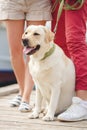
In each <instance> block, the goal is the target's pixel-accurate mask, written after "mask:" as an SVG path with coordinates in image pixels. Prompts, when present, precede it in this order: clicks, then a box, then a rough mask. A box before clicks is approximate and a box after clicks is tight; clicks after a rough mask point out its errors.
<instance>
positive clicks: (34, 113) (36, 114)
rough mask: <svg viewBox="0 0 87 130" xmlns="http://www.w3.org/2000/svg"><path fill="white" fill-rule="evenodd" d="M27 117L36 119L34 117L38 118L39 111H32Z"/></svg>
mask: <svg viewBox="0 0 87 130" xmlns="http://www.w3.org/2000/svg"><path fill="white" fill-rule="evenodd" d="M28 117H29V119H36V118H39V113H38V112H36V111H34V112H32V113H31V114H30V115H29V116H28Z"/></svg>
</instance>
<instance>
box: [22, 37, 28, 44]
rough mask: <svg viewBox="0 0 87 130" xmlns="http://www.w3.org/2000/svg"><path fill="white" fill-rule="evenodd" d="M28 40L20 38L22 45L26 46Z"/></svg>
mask: <svg viewBox="0 0 87 130" xmlns="http://www.w3.org/2000/svg"><path fill="white" fill-rule="evenodd" d="M28 41H29V40H28V39H27V38H26V39H22V42H23V45H24V46H27V45H28Z"/></svg>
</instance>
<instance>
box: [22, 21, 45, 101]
mask: <svg viewBox="0 0 87 130" xmlns="http://www.w3.org/2000/svg"><path fill="white" fill-rule="evenodd" d="M45 23H46V21H27V26H29V25H45ZM28 62H29V57H27V61H26V71H25V89H24V93H23V98H22V101H23V102H24V101H27V103H28V102H29V96H30V93H31V90H32V87H29V84H32V86H33V85H34V83H33V81H32V77H31V75H30V73H29V68H28Z"/></svg>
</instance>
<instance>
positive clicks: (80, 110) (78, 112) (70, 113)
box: [58, 97, 87, 121]
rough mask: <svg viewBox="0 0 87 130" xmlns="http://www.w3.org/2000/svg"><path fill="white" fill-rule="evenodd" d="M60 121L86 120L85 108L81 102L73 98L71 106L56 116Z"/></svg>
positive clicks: (86, 112) (86, 111)
mask: <svg viewBox="0 0 87 130" xmlns="http://www.w3.org/2000/svg"><path fill="white" fill-rule="evenodd" d="M58 119H59V120H60V121H80V120H86V119H87V106H85V105H84V104H83V100H82V99H80V98H78V97H73V99H72V105H71V106H70V107H69V108H68V109H67V110H66V111H65V112H63V113H62V114H60V115H59V116H58Z"/></svg>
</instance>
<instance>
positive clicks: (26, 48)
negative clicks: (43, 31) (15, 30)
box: [23, 44, 40, 55]
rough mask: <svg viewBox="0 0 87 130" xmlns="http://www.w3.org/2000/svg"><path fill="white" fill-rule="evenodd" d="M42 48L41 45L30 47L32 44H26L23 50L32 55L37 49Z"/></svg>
mask: <svg viewBox="0 0 87 130" xmlns="http://www.w3.org/2000/svg"><path fill="white" fill-rule="evenodd" d="M39 49H40V45H39V44H38V45H36V46H35V47H30V46H24V49H23V52H24V53H25V54H26V55H32V54H34V53H35V52H36V51H38V50H39Z"/></svg>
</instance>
